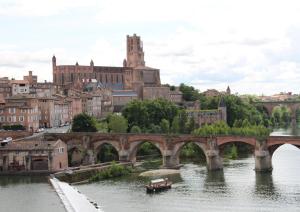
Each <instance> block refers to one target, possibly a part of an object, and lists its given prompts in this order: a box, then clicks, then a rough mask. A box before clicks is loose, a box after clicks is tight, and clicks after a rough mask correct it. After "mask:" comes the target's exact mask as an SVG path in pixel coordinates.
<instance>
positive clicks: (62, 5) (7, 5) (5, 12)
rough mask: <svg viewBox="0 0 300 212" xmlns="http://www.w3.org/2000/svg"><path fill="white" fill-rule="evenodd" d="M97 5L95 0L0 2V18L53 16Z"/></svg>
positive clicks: (17, 0) (14, 0)
mask: <svg viewBox="0 0 300 212" xmlns="http://www.w3.org/2000/svg"><path fill="white" fill-rule="evenodd" d="M97 5H98V3H97V0H85V1H82V0H26V1H24V0H1V2H0V16H21V17H22V16H25V17H36V16H53V15H57V14H61V13H64V12H66V11H68V10H70V9H73V8H84V7H91V8H92V7H95V6H97Z"/></svg>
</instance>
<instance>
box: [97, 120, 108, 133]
mask: <svg viewBox="0 0 300 212" xmlns="http://www.w3.org/2000/svg"><path fill="white" fill-rule="evenodd" d="M96 128H97V131H98V132H102V133H107V132H108V125H107V121H96Z"/></svg>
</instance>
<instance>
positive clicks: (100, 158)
mask: <svg viewBox="0 0 300 212" xmlns="http://www.w3.org/2000/svg"><path fill="white" fill-rule="evenodd" d="M94 154H95V155H94V156H95V162H96V163H98V162H100V163H104V162H110V161H118V160H119V151H118V149H117V148H116V145H115V144H114V143H112V142H101V143H100V144H98V145H97V146H96V149H95V150H94Z"/></svg>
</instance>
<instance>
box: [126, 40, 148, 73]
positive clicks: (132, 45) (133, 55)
mask: <svg viewBox="0 0 300 212" xmlns="http://www.w3.org/2000/svg"><path fill="white" fill-rule="evenodd" d="M126 65H127V66H128V67H132V68H135V67H138V66H145V61H144V51H143V42H142V41H141V38H140V36H137V35H136V34H133V36H129V35H127V64H126Z"/></svg>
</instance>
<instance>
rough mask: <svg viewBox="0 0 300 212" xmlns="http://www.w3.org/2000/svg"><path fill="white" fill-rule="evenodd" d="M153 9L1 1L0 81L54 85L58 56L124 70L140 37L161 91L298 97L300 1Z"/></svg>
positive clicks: (63, 60)
mask: <svg viewBox="0 0 300 212" xmlns="http://www.w3.org/2000/svg"><path fill="white" fill-rule="evenodd" d="M156 3H157V4H155V2H154V3H153V2H152V3H151V4H150V3H146V4H139V3H138V2H137V1H135V0H131V1H128V2H126V3H124V2H121V1H114V2H113V3H111V2H109V1H101V2H99V1H95V0H88V1H84V2H82V1H72V2H71V1H68V0H66V1H43V3H41V2H39V1H36V0H29V1H26V4H25V3H24V2H22V1H17V0H15V1H1V3H0V6H1V9H0V17H1V26H2V29H3V31H4V32H6V33H4V34H2V39H1V42H0V44H1V49H0V58H1V59H0V74H1V77H3V76H8V77H10V78H11V77H14V78H22V76H23V74H24V73H27V71H28V70H32V71H34V73H36V74H38V75H39V79H40V80H41V81H44V80H47V81H52V80H53V79H52V73H51V72H52V71H51V57H52V56H53V54H55V55H56V57H57V58H58V64H75V63H76V62H78V63H79V64H81V65H88V64H89V62H90V60H91V59H93V61H94V63H95V65H101V66H121V65H122V61H123V59H124V58H125V56H126V55H125V53H126V50H125V49H126V46H125V45H124V40H125V36H126V35H127V34H129V35H130V34H134V33H136V34H138V35H140V36H142V37H143V41H144V47H145V49H146V50H147V52H146V54H145V60H146V63H147V64H151V65H152V66H153V67H154V68H158V69H160V70H161V82H162V83H163V84H166V83H168V84H174V85H178V84H180V83H185V84H189V85H192V86H194V87H195V88H197V89H199V90H200V91H202V92H203V91H205V90H207V89H212V88H215V89H218V90H225V89H226V87H227V86H228V85H229V86H230V88H231V89H232V91H233V92H237V93H239V94H257V95H261V94H265V95H269V94H275V93H279V92H293V93H296V94H298V93H299V89H298V87H297V85H298V84H299V80H300V76H299V71H298V70H299V57H298V55H299V54H298V53H299V52H298V49H299V48H297V47H298V46H299V44H298V41H297V35H298V34H299V29H300V27H299V26H300V23H299V21H298V20H300V18H298V16H299V14H298V13H297V11H298V10H299V3H297V2H296V1H293V0H289V1H288V2H287V1H277V2H276V3H274V2H272V1H264V2H263V3H262V2H260V1H251V2H250V1H246V2H243V3H241V2H239V1H235V0H230V1H219V2H218V4H217V5H218V6H215V5H216V4H215V2H214V3H208V2H205V1H190V2H189V4H185V3H182V2H179V1H172V2H171V1H166V2H164V3H163V4H159V5H160V6H159V7H156V6H155V5H158V2H156ZM112 5H118V7H114V6H112ZM169 5H172V7H170V6H169ZM146 7H147V8H148V9H147V10H145V9H144V8H146ZM166 10H168V13H165V11H166ZM127 11H131V12H129V13H128V12H127ZM153 11H156V12H155V13H153ZM191 11H193V12H191ZM73 14H76V15H73ZM253 14H255V16H254V15H253ZM278 14H280V15H278ZM137 17H138V18H137ZM207 20H210V21H207ZM183 73H184V74H183Z"/></svg>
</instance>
